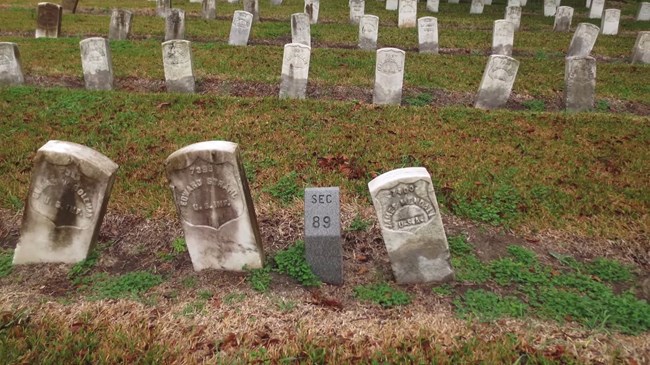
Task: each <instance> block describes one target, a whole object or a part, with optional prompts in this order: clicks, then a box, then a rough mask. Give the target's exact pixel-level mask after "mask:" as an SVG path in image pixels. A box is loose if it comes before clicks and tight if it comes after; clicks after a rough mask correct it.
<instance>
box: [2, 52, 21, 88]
mask: <svg viewBox="0 0 650 365" xmlns="http://www.w3.org/2000/svg"><path fill="white" fill-rule="evenodd" d="M23 83H25V78H24V77H23V70H22V68H21V67H20V51H18V45H17V44H16V43H10V42H0V87H2V86H15V85H22V84H23Z"/></svg>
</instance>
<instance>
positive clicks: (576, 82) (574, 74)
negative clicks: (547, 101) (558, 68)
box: [564, 56, 596, 112]
mask: <svg viewBox="0 0 650 365" xmlns="http://www.w3.org/2000/svg"><path fill="white" fill-rule="evenodd" d="M595 93H596V59H595V58H593V57H589V56H578V57H567V58H566V64H565V68H564V102H565V106H566V110H567V111H572V112H579V111H585V110H591V109H593V108H594V97H595Z"/></svg>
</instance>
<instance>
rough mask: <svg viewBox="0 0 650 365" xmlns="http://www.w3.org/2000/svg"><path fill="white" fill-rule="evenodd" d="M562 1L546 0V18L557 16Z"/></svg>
mask: <svg viewBox="0 0 650 365" xmlns="http://www.w3.org/2000/svg"><path fill="white" fill-rule="evenodd" d="M558 6H560V0H544V16H555V13H556V12H557V8H558Z"/></svg>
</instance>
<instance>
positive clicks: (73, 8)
mask: <svg viewBox="0 0 650 365" xmlns="http://www.w3.org/2000/svg"><path fill="white" fill-rule="evenodd" d="M78 3H79V0H63V3H62V4H61V6H62V7H63V12H64V13H72V14H74V13H76V12H77V4H78Z"/></svg>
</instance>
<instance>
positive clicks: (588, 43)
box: [567, 23, 600, 57]
mask: <svg viewBox="0 0 650 365" xmlns="http://www.w3.org/2000/svg"><path fill="white" fill-rule="evenodd" d="M599 32H600V28H598V27H597V26H595V25H593V24H591V23H580V24H578V27H577V28H576V31H575V33H573V38H571V44H570V45H569V51H568V52H567V57H573V56H589V54H590V53H591V50H592V49H593V48H594V44H596V39H598V33H599Z"/></svg>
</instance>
